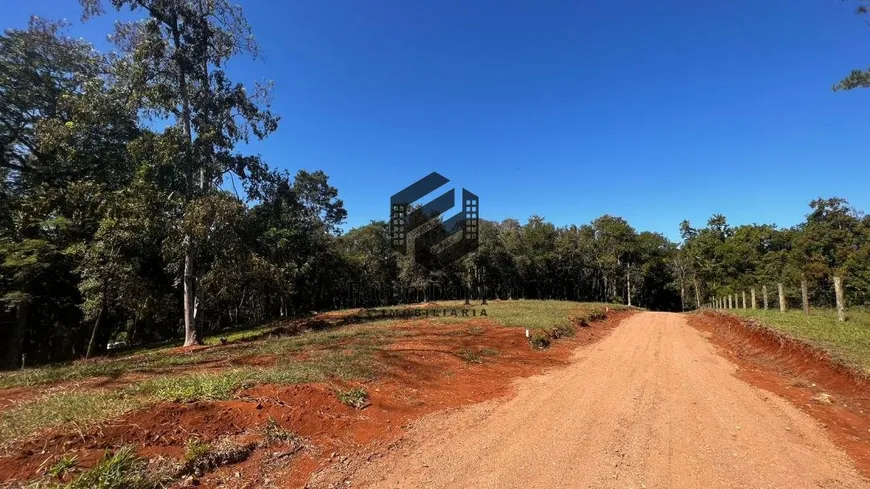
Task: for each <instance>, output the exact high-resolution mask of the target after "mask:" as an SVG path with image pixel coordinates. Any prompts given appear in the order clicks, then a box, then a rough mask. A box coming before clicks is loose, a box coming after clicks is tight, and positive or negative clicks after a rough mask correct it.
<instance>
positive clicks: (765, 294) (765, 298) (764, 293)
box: [761, 285, 767, 311]
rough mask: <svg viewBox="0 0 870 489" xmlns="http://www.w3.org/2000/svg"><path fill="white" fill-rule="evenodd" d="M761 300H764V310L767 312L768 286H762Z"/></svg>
mask: <svg viewBox="0 0 870 489" xmlns="http://www.w3.org/2000/svg"><path fill="white" fill-rule="evenodd" d="M761 298H762V301H763V302H764V310H765V311H766V310H767V286H766V285H762V286H761Z"/></svg>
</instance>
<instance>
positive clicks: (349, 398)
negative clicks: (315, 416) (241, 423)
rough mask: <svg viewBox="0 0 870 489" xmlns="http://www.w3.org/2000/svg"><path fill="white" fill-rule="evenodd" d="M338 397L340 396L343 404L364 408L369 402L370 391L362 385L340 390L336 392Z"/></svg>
mask: <svg viewBox="0 0 870 489" xmlns="http://www.w3.org/2000/svg"><path fill="white" fill-rule="evenodd" d="M336 397H338V400H339V401H341V403H342V404H345V405H347V406H350V407H354V408H357V409H362V408H364V407H365V406H366V404H367V402H368V399H369V393H368V392H366V390H365V389H363V388H362V387H354V388H353V389H350V390H347V391H339V392H338V394H336Z"/></svg>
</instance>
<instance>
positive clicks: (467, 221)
mask: <svg viewBox="0 0 870 489" xmlns="http://www.w3.org/2000/svg"><path fill="white" fill-rule="evenodd" d="M449 182H450V180H448V179H447V178H445V177H444V176H442V175H440V174H439V173H436V172H432V173H430V174H429V175H427V176H425V177H423V178H421V179H420V180H417V181H416V182H414V183H412V184H411V185H409V186H408V187H406V188H404V189H403V190H402V191H400V192H398V193H396V194H395V195H393V196H392V197H390V230H389V232H390V244H391V246H392V248H393V250H395V251H396V252H398V253H401V254H402V255H406V256H409V257H411V259H413V260H414V263H416V264H417V265H420V266H421V267H423V268H425V269H427V270H430V271H437V270H442V269H443V268H445V267H446V266H448V265H450V264H451V263H454V262H455V261H456V260H458V259H460V258H462V257H463V256H466V255H468V254H469V253H471V252H473V251H474V250H476V249H477V247H478V244H479V243H480V235H479V234H478V233H479V230H480V217H479V207H478V203H479V199H478V197H477V195H475V194H473V193H471V192H469V191H468V190H466V189H464V188H463V189H462V206H461V208H460V210H459V212H457V213H456V214H455V215H453V216H451V217H449V218H445V217H444V216H443V214H444V213H445V212H447V211H449V210H450V209H451V208H453V207H454V203H455V199H456V189H450V190H448V191H446V192H444V193H443V194H441V195H440V196H438V197H436V198H435V199H434V200H432V201H430V202H428V203H425V204H420V203H417V201H418V200H419V199H421V198H423V197H425V196H426V195H428V194H430V193H431V192H434V191H435V190H437V189H439V188H440V187H442V186H444V185H446V184H447V183H449Z"/></svg>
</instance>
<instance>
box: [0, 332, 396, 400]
mask: <svg viewBox="0 0 870 489" xmlns="http://www.w3.org/2000/svg"><path fill="white" fill-rule="evenodd" d="M273 329H275V327H274V326H273V327H269V328H262V327H261V328H256V329H254V330H251V331H249V332H245V331H239V332H236V333H235V334H236V338H237V339H247V338H252V337H256V336H261V335H262V334H263V331H271V330H273ZM251 332H254V333H251ZM246 333H251V334H246ZM398 334H400V333H399V332H397V331H393V330H390V329H387V328H383V327H375V326H372V325H355V326H346V327H342V328H334V329H326V330H323V331H311V332H307V333H304V334H300V335H297V336H281V337H275V338H264V339H262V340H258V341H241V342H237V343H229V344H227V345H226V346H221V347H215V348H208V349H204V350H200V351H194V352H190V353H178V352H170V351H169V350H170V349H169V348H167V347H160V348H158V349H155V350H147V351H141V352H137V353H135V354H131V355H129V356H123V357H117V358H101V359H97V360H90V361H80V362H70V363H62V364H55V365H50V366H45V367H37V368H28V369H24V370H20V371H17V372H6V373H3V374H0V389H5V388H11V387H22V386H36V385H42V384H47V383H54V382H63V381H75V380H83V379H89V378H96V377H109V378H117V377H120V376H121V375H123V374H129V373H144V374H172V373H175V372H181V373H183V371H184V370H185V369H184V367H186V366H190V365H198V364H208V365H210V366H211V365H217V366H221V365H222V364H223V365H224V366H226V367H231V361H232V360H234V359H238V358H240V357H245V356H255V355H269V354H288V353H290V354H292V353H298V352H302V351H308V350H311V349H318V348H332V347H335V346H338V345H340V344H341V342H343V341H346V340H350V339H353V340H354V343H359V344H361V345H369V346H376V345H379V344H381V343H383V342H384V341H385V340H387V339H388V338H390V337H393V336H396V335H398ZM215 341H217V342H218V343H219V341H218V340H215ZM209 342H210V340H208V339H207V340H206V343H207V344H208V343H209ZM212 344H213V342H212Z"/></svg>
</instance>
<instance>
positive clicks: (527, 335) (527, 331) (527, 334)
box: [526, 330, 529, 338]
mask: <svg viewBox="0 0 870 489" xmlns="http://www.w3.org/2000/svg"><path fill="white" fill-rule="evenodd" d="M528 337H529V330H526V338H528Z"/></svg>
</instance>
